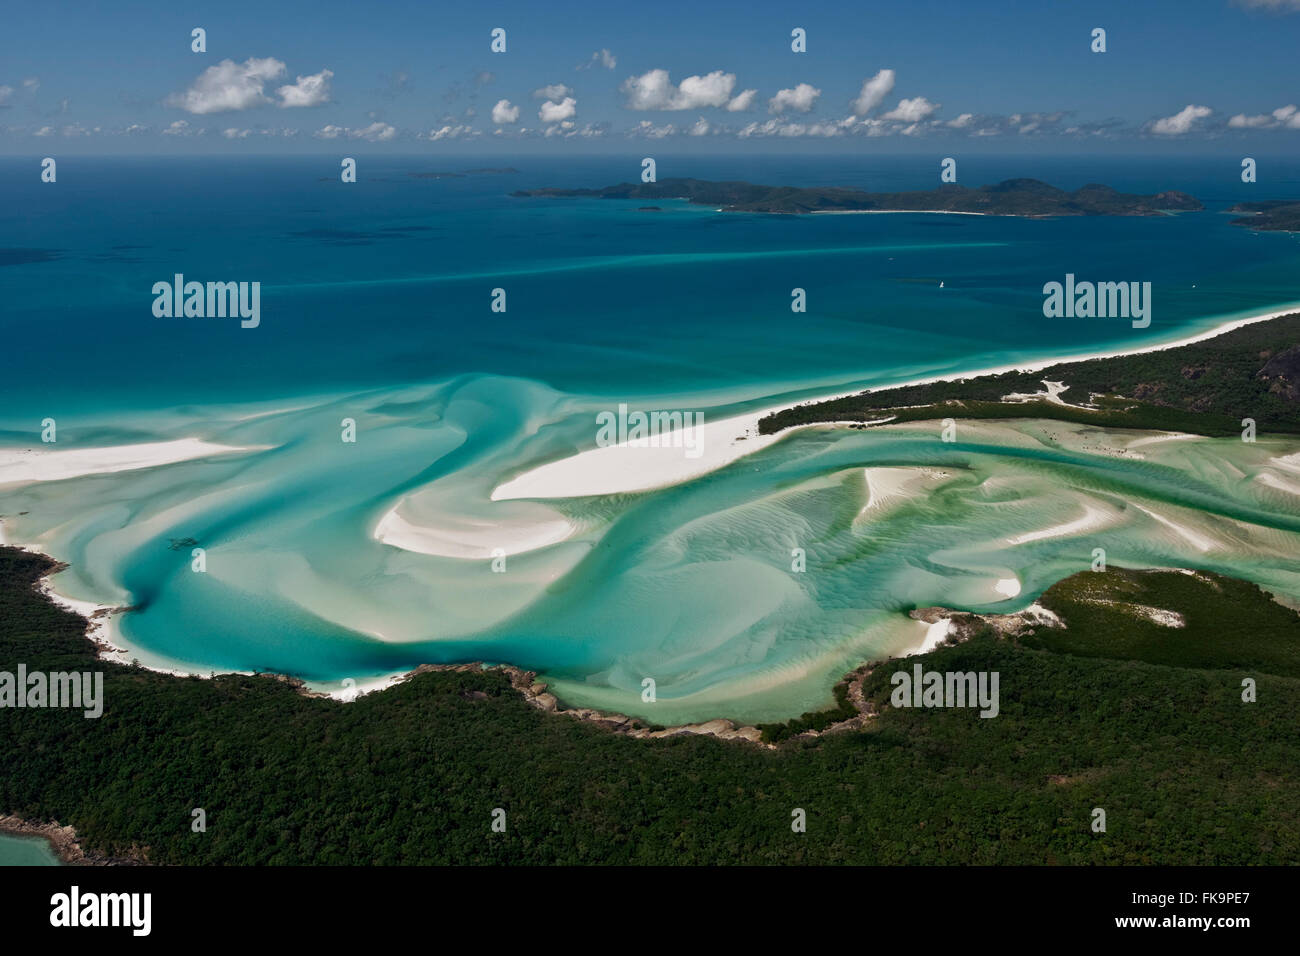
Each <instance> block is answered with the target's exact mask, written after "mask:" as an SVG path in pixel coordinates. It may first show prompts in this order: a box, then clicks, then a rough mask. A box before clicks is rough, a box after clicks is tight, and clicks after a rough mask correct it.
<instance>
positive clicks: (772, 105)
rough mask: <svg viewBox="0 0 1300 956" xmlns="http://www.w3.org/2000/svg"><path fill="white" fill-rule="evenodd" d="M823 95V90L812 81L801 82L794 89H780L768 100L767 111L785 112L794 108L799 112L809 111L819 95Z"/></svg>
mask: <svg viewBox="0 0 1300 956" xmlns="http://www.w3.org/2000/svg"><path fill="white" fill-rule="evenodd" d="M821 95H822V91H821V90H819V89H817V88H816V87H815V86H813V85H812V84H811V83H800V84H799V85H798V86H796V87H795V88H794V89H792V90H778V91H777V94H776V96H774V97H772V98H771V99H770V100H768V101H767V111H768V112H769V113H784V112H785V111H786V110H794V111H795V112H799V113H807V112H808V111H809V110H810V109H812V108H813V103H815V102H816V101H817V97H819V96H821Z"/></svg>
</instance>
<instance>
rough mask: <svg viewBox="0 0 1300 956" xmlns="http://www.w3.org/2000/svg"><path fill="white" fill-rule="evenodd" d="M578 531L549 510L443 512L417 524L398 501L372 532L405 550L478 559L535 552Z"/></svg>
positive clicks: (386, 542)
mask: <svg viewBox="0 0 1300 956" xmlns="http://www.w3.org/2000/svg"><path fill="white" fill-rule="evenodd" d="M577 530H578V529H577V526H576V525H575V524H573V522H571V521H569V520H568V519H567V518H564V517H563V516H561V515H559V514H557V513H556V512H554V511H551V510H550V509H541V512H539V514H538V516H537V517H536V518H535V519H534V520H527V519H519V518H515V519H513V520H503V521H500V522H496V521H488V520H483V519H476V518H471V517H469V516H467V515H454V514H442V515H440V516H439V518H438V520H437V523H416V522H414V521H411V520H409V519H408V518H406V517H405V516H404V515H403V514H402V513H401V505H400V504H399V505H397V506H396V507H394V508H392V509H391V510H389V511H388V512H387V513H386V514H385V515H384V516H383V517H382V518H380V519H379V523H378V524H377V525H376V526H375V530H374V531H373V532H372V534H373V536H374V537H375V538H376V539H377V540H379V541H382V542H383V543H384V544H387V545H392V546H393V547H395V548H401V549H403V550H405V551H414V552H416V553H418V554H432V555H437V556H439V557H445V558H464V559H468V560H476V559H487V558H492V557H495V556H496V555H498V554H500V555H514V554H523V553H524V552H526V551H536V550H537V549H538V548H545V547H547V546H549V545H552V544H558V543H559V542H561V541H564V540H566V539H567V538H569V537H571V536H572V535H573V534H574V532H575V531H577Z"/></svg>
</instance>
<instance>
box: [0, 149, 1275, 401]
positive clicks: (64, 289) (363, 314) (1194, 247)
mask: <svg viewBox="0 0 1300 956" xmlns="http://www.w3.org/2000/svg"><path fill="white" fill-rule="evenodd" d="M938 160H939V157H937V156H936V157H923V158H918V157H902V158H900V157H838V158H819V159H802V158H790V157H779V158H776V157H773V158H752V157H743V158H741V157H727V158H707V159H696V158H692V159H686V158H677V159H674V158H669V157H664V158H661V159H660V162H659V167H658V171H659V176H660V178H661V179H662V178H666V177H669V176H678V175H681V176H694V177H697V178H704V179H746V180H750V181H755V182H764V183H781V184H798V185H832V184H837V185H846V186H859V187H863V188H867V189H878V190H897V189H928V188H933V187H934V186H936V185H938ZM505 166H511V167H513V168H515V169H517V170H519V171H518V172H515V173H506V174H493V173H477V174H470V175H465V176H463V177H461V178H417V176H416V175H413V174H421V173H436V172H458V171H461V170H466V169H473V168H480V167H495V168H500V167H505ZM38 172H39V168H38V164H37V161H36V160H35V159H31V160H16V159H5V160H0V248H3V249H5V250H7V251H6V252H5V253H4V258H3V259H0V297H2V301H3V303H4V308H3V311H2V312H0V333H2V334H3V336H4V341H5V343H6V351H7V353H8V355H9V356H10V361H9V362H7V363H6V371H5V375H4V379H3V384H2V385H0V387H2V388H3V415H2V416H0V417H3V419H4V420H5V421H6V422H8V421H12V420H13V419H15V417H17V418H19V419H21V417H22V416H23V415H27V414H37V413H39V414H41V415H42V416H43V415H46V414H56V413H59V412H80V411H86V410H104V409H106V408H115V407H153V406H156V405H166V406H172V407H175V406H184V405H186V404H190V403H195V404H202V403H208V402H228V401H231V400H234V399H245V398H253V397H267V398H271V397H281V396H289V395H294V394H301V393H304V392H317V391H331V392H332V391H335V390H338V389H347V388H356V387H365V386H387V385H392V384H395V383H402V382H421V381H429V380H434V379H441V378H446V377H448V376H452V375H459V374H467V373H471V374H472V373H495V374H503V375H511V376H522V377H526V378H531V379H536V380H539V381H543V382H546V383H547V384H549V385H551V386H553V387H555V388H558V389H561V390H565V391H578V392H595V393H599V392H603V391H607V390H610V391H614V392H625V391H627V390H629V389H633V390H635V391H637V392H643V393H654V392H658V393H663V394H680V393H684V392H695V391H710V390H718V391H719V392H726V393H732V394H735V393H740V392H744V391H746V390H752V391H754V392H756V393H757V392H763V391H770V390H771V388H772V386H773V385H774V384H775V385H780V386H790V387H799V386H805V385H809V384H812V383H818V382H826V383H840V382H843V381H845V380H848V379H859V378H862V379H865V378H870V377H873V376H874V375H875V373H878V372H882V371H886V370H898V369H908V370H911V369H921V370H930V369H942V368H945V367H958V366H960V367H970V366H971V364H972V363H976V364H979V363H983V362H984V360H985V359H986V358H987V359H989V360H990V361H996V362H998V363H1000V361H1001V360H1002V359H1006V358H1011V359H1014V358H1016V357H1018V356H1037V355H1041V354H1045V353H1050V352H1052V351H1054V350H1060V351H1061V352H1071V351H1077V350H1078V349H1079V348H1080V347H1081V346H1091V345H1099V344H1109V343H1117V344H1119V345H1127V344H1129V343H1132V342H1133V341H1134V340H1135V339H1136V338H1137V337H1138V336H1143V337H1146V338H1150V339H1155V340H1158V339H1161V338H1169V337H1171V336H1172V335H1173V334H1175V333H1176V332H1177V331H1178V330H1180V329H1181V328H1182V327H1184V326H1186V325H1187V324H1188V323H1192V322H1195V321H1197V320H1199V319H1203V318H1204V317H1207V316H1215V315H1220V314H1224V313H1230V312H1237V311H1243V310H1248V309H1251V308H1254V307H1257V306H1265V305H1269V304H1272V303H1274V302H1278V301H1289V300H1290V298H1291V297H1293V296H1294V295H1295V294H1296V287H1295V283H1294V280H1295V277H1296V274H1297V273H1296V265H1297V262H1300V243H1297V241H1296V240H1295V239H1294V238H1292V237H1288V236H1278V235H1271V236H1267V235H1266V236H1261V235H1259V234H1256V233H1252V232H1249V231H1247V230H1244V229H1241V228H1239V227H1233V226H1230V225H1229V219H1230V217H1228V216H1225V215H1222V214H1221V210H1222V209H1224V208H1225V207H1226V206H1227V205H1230V204H1231V203H1233V202H1235V201H1240V200H1242V199H1247V198H1279V197H1297V196H1300V161H1291V162H1290V163H1287V164H1282V163H1281V162H1278V161H1264V162H1263V165H1262V166H1261V180H1262V181H1261V182H1259V183H1255V184H1244V183H1242V182H1241V181H1240V175H1239V166H1238V160H1237V159H1235V158H1233V157H1220V158H1216V159H1185V160H1183V159H1169V158H1160V159H1155V158H1150V159H1114V158H1097V159H1090V160H1086V161H1085V160H1081V159H1079V158H1061V157H1037V158H1029V157H1018V158H996V157H978V158H970V159H962V160H961V161H960V163H959V169H958V172H959V181H960V182H961V183H963V184H968V185H978V184H983V183H987V182H994V181H998V180H1001V179H1006V178H1011V177H1016V176H1033V177H1037V178H1040V179H1043V180H1045V181H1048V182H1050V183H1052V184H1054V185H1058V186H1061V187H1065V188H1074V187H1077V186H1080V185H1083V184H1085V183H1088V182H1102V183H1106V184H1109V185H1112V186H1115V187H1116V188H1119V189H1122V190H1131V191H1141V192H1154V191H1158V190H1162V189H1169V188H1178V189H1182V190H1184V191H1187V192H1190V193H1192V194H1193V195H1195V196H1197V197H1198V198H1201V199H1202V200H1203V201H1204V202H1205V203H1206V204H1207V206H1208V207H1209V210H1208V211H1207V212H1205V213H1198V214H1189V215H1181V216H1177V217H1169V218H1156V219H1133V218H1095V219H1087V220H1083V219H1069V220H1055V221H1027V220H1022V219H1011V218H976V217H959V216H933V215H885V216H880V215H865V216H864V215H851V216H804V217H782V216H762V215H748V214H735V213H728V214H721V213H716V212H713V211H712V210H708V209H703V208H699V207H688V206H686V205H685V204H684V203H660V204H659V205H660V206H661V207H662V211H661V212H658V213H653V212H639V211H638V207H640V206H642V205H644V204H643V203H640V202H616V201H600V200H551V199H518V198H512V197H510V196H509V195H508V194H509V193H510V192H511V191H513V190H516V189H521V188H532V187H539V186H548V185H555V186H600V185H605V184H609V183H614V182H622V181H628V180H635V179H636V178H638V176H639V173H640V158H639V156H632V155H628V156H626V157H610V158H604V157H602V158H584V159H565V160H557V159H552V158H534V157H526V158H525V157H520V158H513V159H512V158H501V157H492V158H476V159H465V158H451V157H410V158H399V159H393V158H379V157H376V158H365V157H361V163H360V173H359V182H357V183H356V184H343V183H341V182H340V181H339V175H338V160H337V159H336V158H334V157H319V158H316V157H293V158H274V159H193V158H167V159H160V158H150V159H121V158H83V157H67V158H65V159H63V160H62V162H61V164H60V167H59V178H58V182H57V183H55V184H45V183H41V182H40V181H39V177H38ZM33 259H35V260H38V261H30V260H33ZM177 272H180V273H183V274H184V275H185V276H186V278H187V279H195V280H198V281H209V280H212V281H224V280H243V281H254V280H256V281H260V282H261V283H262V316H263V319H262V325H261V327H260V328H258V329H256V330H241V329H240V328H239V327H238V324H237V323H236V322H231V321H223V320H195V319H188V320H187V319H158V318H155V317H154V316H153V314H152V312H151V308H150V307H151V304H152V301H153V297H152V295H151V293H150V289H151V287H152V285H153V283H155V282H158V281H170V280H171V277H172V276H173V275H174V274H175V273H177ZM1066 272H1074V273H1075V274H1076V275H1078V276H1079V277H1080V278H1081V279H1082V278H1094V279H1108V280H1115V281H1120V280H1141V281H1150V282H1152V284H1153V288H1154V302H1155V313H1154V316H1155V317H1154V321H1153V323H1152V325H1151V327H1150V328H1149V329H1146V330H1142V331H1137V330H1133V329H1131V328H1129V327H1128V326H1127V323H1124V322H1122V321H1121V322H1116V321H1114V320H1092V321H1055V322H1053V321H1049V320H1045V319H1044V318H1043V315H1042V312H1041V305H1042V293H1041V289H1042V286H1043V284H1044V283H1045V282H1048V281H1052V280H1054V279H1055V280H1060V279H1062V278H1063V277H1064V275H1065V273H1066ZM941 281H942V282H943V289H942V290H939V288H938V286H939V283H940V282H941ZM497 287H500V288H505V289H506V290H507V294H508V310H507V311H506V312H505V313H503V314H502V313H492V312H490V311H489V298H490V294H491V290H492V289H493V288H497ZM794 287H800V288H804V289H806V290H807V292H808V303H809V307H808V311H807V313H806V314H802V315H796V314H792V313H791V311H790V308H789V302H790V290H791V289H792V288H794ZM1193 287H1195V288H1193Z"/></svg>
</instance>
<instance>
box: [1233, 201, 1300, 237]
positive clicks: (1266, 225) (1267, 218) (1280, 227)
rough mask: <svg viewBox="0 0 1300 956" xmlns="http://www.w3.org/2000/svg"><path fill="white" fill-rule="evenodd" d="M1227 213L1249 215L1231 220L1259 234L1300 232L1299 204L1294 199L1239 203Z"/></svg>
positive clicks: (1236, 224) (1234, 223)
mask: <svg viewBox="0 0 1300 956" xmlns="http://www.w3.org/2000/svg"><path fill="white" fill-rule="evenodd" d="M1228 212H1244V213H1250V215H1248V216H1242V217H1241V218H1240V219H1234V220H1232V224H1233V225H1234V226H1245V227H1246V228H1248V229H1255V230H1258V231H1260V232H1300V202H1297V201H1295V200H1294V199H1268V200H1264V201H1263V202H1239V203H1237V205H1235V206H1233V207H1232V208H1231V209H1229V210H1228Z"/></svg>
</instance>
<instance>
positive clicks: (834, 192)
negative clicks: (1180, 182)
mask: <svg viewBox="0 0 1300 956" xmlns="http://www.w3.org/2000/svg"><path fill="white" fill-rule="evenodd" d="M510 195H511V196H517V197H548V198H575V197H595V198H599V199H642V200H645V199H685V200H687V201H688V202H691V203H693V204H695V205H700V206H716V207H719V208H721V209H724V210H727V211H729V212H763V213H783V214H801V213H813V212H953V213H978V214H982V215H987V216H1030V217H1045V216H1159V215H1164V214H1166V213H1168V212H1192V211H1197V210H1200V209H1204V208H1205V207H1204V206H1203V205H1202V204H1201V202H1200V200H1198V199H1195V198H1193V197H1192V196H1189V195H1187V194H1186V193H1182V192H1178V191H1176V190H1169V191H1167V192H1161V193H1156V194H1154V195H1150V196H1139V195H1136V194H1133V193H1121V192H1119V191H1117V190H1115V189H1112V188H1111V187H1109V186H1102V185H1099V184H1097V183H1091V184H1089V185H1087V186H1083V187H1081V188H1079V189H1076V190H1074V191H1073V192H1068V191H1066V190H1064V189H1058V188H1057V187H1055V186H1052V185H1049V184H1048V183H1045V182H1042V181H1041V180H1037V179H1008V180H1005V181H1004V182H1000V183H997V184H996V185H992V186H980V187H978V188H971V187H968V186H958V185H956V184H946V185H943V186H940V187H939V188H938V189H927V190H919V191H915V192H899V193H869V192H864V191H863V190H860V189H848V188H844V187H839V186H825V187H820V186H819V187H809V188H805V187H798V186H759V185H755V184H753V183H746V182H710V181H708V180H704V179H664V180H660V181H659V182H655V183H619V184H618V185H616V186H606V187H604V188H603V189H557V188H544V189H521V190H517V191H515V192H513V193H511V194H510Z"/></svg>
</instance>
